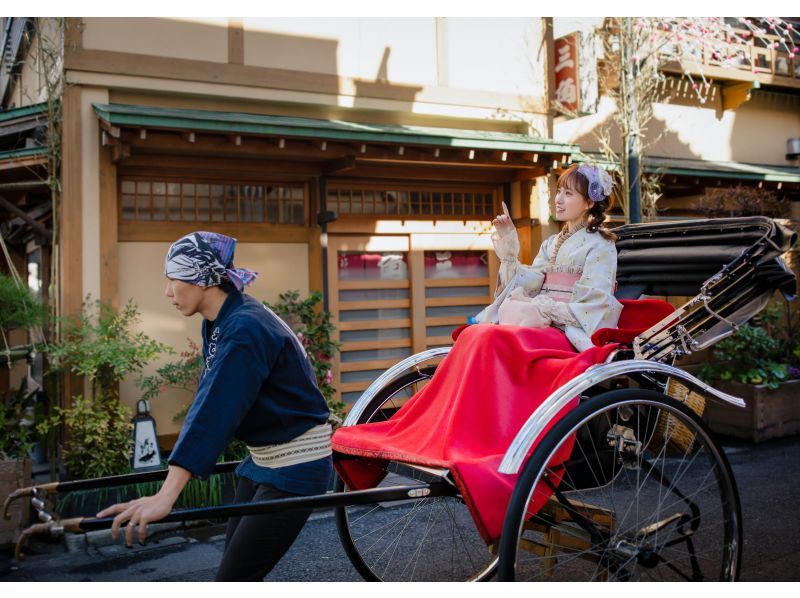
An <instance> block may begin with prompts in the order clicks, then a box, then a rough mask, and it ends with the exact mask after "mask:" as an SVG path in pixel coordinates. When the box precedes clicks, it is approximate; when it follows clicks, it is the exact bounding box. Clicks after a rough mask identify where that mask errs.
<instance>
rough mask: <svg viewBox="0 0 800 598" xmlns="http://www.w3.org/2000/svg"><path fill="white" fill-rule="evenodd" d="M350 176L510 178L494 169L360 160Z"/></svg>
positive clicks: (496, 180) (486, 180) (467, 179)
mask: <svg viewBox="0 0 800 598" xmlns="http://www.w3.org/2000/svg"><path fill="white" fill-rule="evenodd" d="M347 174H348V176H349V177H360V178H365V179H372V178H375V179H395V180H411V181H415V182H418V181H431V182H439V183H440V182H442V181H461V182H465V183H466V182H481V183H503V182H505V181H507V180H508V172H505V171H497V170H492V169H488V168H487V169H477V168H470V169H459V168H452V167H447V166H432V165H424V166H415V165H402V164H395V165H388V164H385V165H379V164H362V163H361V161H360V160H359V162H358V164H357V166H356V168H354V169H353V170H352V171H350V172H348V173H347Z"/></svg>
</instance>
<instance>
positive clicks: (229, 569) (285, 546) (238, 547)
mask: <svg viewBox="0 0 800 598" xmlns="http://www.w3.org/2000/svg"><path fill="white" fill-rule="evenodd" d="M290 496H296V495H294V494H289V493H287V492H282V491H281V490H278V489H277V488H274V487H272V486H269V485H266V484H256V483H255V482H252V481H250V480H248V479H247V478H239V485H238V486H237V487H236V499H235V501H236V502H237V503H243V502H255V501H261V500H270V499H274V498H286V497H290ZM311 511H312V509H304V510H296V511H285V512H282V513H267V514H265V515H245V516H244V517H231V518H230V519H229V520H228V529H227V532H226V534H225V552H224V554H223V555H222V563H220V566H219V570H218V571H217V578H216V581H263V579H264V577H265V576H266V575H267V573H269V572H270V571H272V568H273V567H274V566H275V565H277V564H278V561H280V560H281V558H282V557H283V555H284V554H286V552H287V551H288V550H289V548H290V547H291V546H292V544H293V543H294V541H295V539H297V536H298V534H299V533H300V530H302V529H303V526H304V525H305V523H306V521H307V520H308V517H309V516H310V515H311Z"/></svg>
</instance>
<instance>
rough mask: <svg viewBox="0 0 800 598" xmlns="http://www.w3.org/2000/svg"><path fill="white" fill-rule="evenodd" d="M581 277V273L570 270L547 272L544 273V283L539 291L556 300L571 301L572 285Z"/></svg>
mask: <svg viewBox="0 0 800 598" xmlns="http://www.w3.org/2000/svg"><path fill="white" fill-rule="evenodd" d="M580 278H581V275H580V274H571V273H569V272H547V273H546V274H545V275H544V283H542V288H541V290H540V291H539V294H540V295H546V296H548V297H550V298H551V299H552V300H554V301H560V302H562V303H569V302H570V301H571V300H572V287H574V286H575V283H576V282H578V281H579V280H580Z"/></svg>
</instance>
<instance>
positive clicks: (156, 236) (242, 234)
mask: <svg viewBox="0 0 800 598" xmlns="http://www.w3.org/2000/svg"><path fill="white" fill-rule="evenodd" d="M208 227H213V230H214V231H216V232H219V233H222V234H224V235H228V236H229V237H235V238H236V239H238V240H239V241H240V242H242V243H308V242H309V239H308V235H309V229H308V228H306V227H305V226H298V225H290V224H267V223H264V222H175V221H157V222H152V221H138V222H132V221H130V220H122V221H120V222H119V226H118V231H119V232H118V240H119V241H134V242H136V241H143V242H144V241H148V242H149V241H158V242H166V241H169V242H172V241H174V240H175V239H176V238H178V237H180V236H182V235H187V234H189V233H190V232H192V231H196V230H208Z"/></svg>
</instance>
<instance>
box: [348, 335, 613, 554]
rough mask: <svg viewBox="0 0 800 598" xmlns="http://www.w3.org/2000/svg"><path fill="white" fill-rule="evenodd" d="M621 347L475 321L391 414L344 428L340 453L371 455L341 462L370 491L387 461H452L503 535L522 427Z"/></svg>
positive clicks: (476, 508) (488, 529) (485, 519)
mask: <svg viewBox="0 0 800 598" xmlns="http://www.w3.org/2000/svg"><path fill="white" fill-rule="evenodd" d="M616 347H617V345H616V344H609V345H606V346H603V347H593V348H591V349H587V350H586V351H583V352H582V353H576V352H575V350H574V349H573V348H572V345H570V343H569V341H568V340H567V338H566V336H565V335H564V334H563V333H562V332H561V331H559V330H557V329H555V328H547V329H535V328H520V327H516V326H493V325H477V326H470V327H468V328H466V329H465V330H464V331H463V332H462V333H461V335H460V336H459V337H458V339H457V341H456V343H455V345H454V346H453V349H452V350H451V352H450V354H449V355H448V356H447V357H446V358H445V359H444V361H442V363H441V365H440V366H439V367H438V368H437V371H436V374H435V375H434V377H433V379H432V380H431V381H430V382H429V383H428V385H427V386H426V387H425V388H423V389H422V390H421V391H420V392H419V393H417V394H416V395H415V396H414V397H412V398H411V399H410V400H409V401H408V402H407V403H406V404H405V405H404V406H403V408H402V409H400V410H399V411H398V412H397V413H396V414H395V416H394V417H392V418H391V419H390V420H389V421H385V422H379V423H374V424H365V425H360V426H352V427H348V428H341V429H339V430H337V432H336V433H335V434H334V436H333V449H334V451H336V452H337V453H340V454H347V455H356V456H359V457H363V458H364V459H336V460H335V464H336V469H337V471H338V473H339V475H340V476H342V479H343V480H344V481H345V483H346V484H347V485H348V487H350V488H352V489H363V488H369V487H373V486H374V485H375V484H377V483H378V482H379V481H380V480H381V479H382V477H383V470H382V469H380V464H381V462H382V461H385V460H395V461H402V462H406V463H414V464H418V465H427V466H430V467H444V468H448V469H449V470H450V472H451V474H452V476H453V478H454V481H455V482H456V484H457V485H458V488H459V490H460V491H461V494H462V496H463V497H464V500H465V502H466V504H467V506H468V507H469V510H470V513H471V514H472V517H473V519H474V520H475V524H476V525H477V527H478V531H479V532H480V534H481V536H482V537H483V539H484V540H485V541H486V542H487V544H488V543H491V542H494V541H495V540H497V539H498V538H499V537H500V532H501V529H502V525H503V517H504V516H505V512H506V507H507V505H508V501H509V499H510V498H511V492H512V490H513V488H514V484H515V483H516V480H517V477H518V476H516V475H514V476H510V475H503V474H500V473H498V472H497V468H498V467H499V465H500V461H501V460H502V458H503V455H504V454H505V452H506V449H508V447H509V445H510V444H511V441H512V440H513V439H514V436H515V435H516V434H517V431H518V430H519V429H520V427H521V426H522V425H523V424H524V423H525V421H526V420H527V419H528V417H529V416H530V415H531V413H533V411H534V410H535V409H536V408H537V407H538V406H539V405H540V404H541V403H542V402H543V401H544V399H546V398H547V396H548V395H550V393H552V392H553V391H555V390H556V389H557V388H559V387H560V386H562V385H563V384H565V383H567V382H568V381H569V380H571V379H573V378H574V377H576V376H577V375H579V374H581V373H582V372H583V371H584V370H586V368H588V367H589V366H591V365H592V364H595V363H600V362H602V361H604V360H605V358H606V357H607V356H608V355H609V353H611V352H612V351H613V350H614V349H615V348H616ZM575 404H577V398H576V399H575V401H573V403H572V404H571V405H570V406H568V407H567V408H565V411H564V413H566V411H567V410H569V409H571V408H573V407H574V406H575ZM551 425H552V424H551ZM566 450H571V446H568V447H566ZM566 457H567V455H563V456H561V459H564V458H566ZM537 494H538V493H537ZM534 508H536V506H535V505H534Z"/></svg>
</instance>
